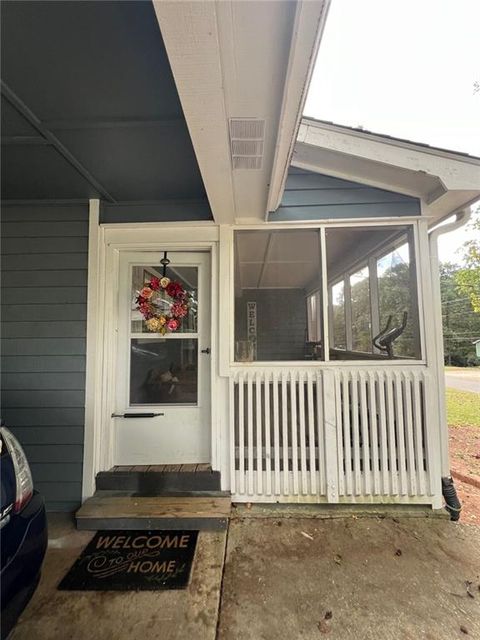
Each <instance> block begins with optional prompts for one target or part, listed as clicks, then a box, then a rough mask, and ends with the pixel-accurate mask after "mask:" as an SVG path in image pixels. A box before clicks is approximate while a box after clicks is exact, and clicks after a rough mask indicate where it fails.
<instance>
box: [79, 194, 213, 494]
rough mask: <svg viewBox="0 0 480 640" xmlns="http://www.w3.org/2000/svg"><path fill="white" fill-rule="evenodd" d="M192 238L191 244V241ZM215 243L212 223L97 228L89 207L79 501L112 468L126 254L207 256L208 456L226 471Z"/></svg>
mask: <svg viewBox="0 0 480 640" xmlns="http://www.w3.org/2000/svg"><path fill="white" fill-rule="evenodd" d="M191 238H195V240H193V241H192V240H191ZM218 238H219V228H218V226H217V225H215V224H213V223H210V222H208V223H203V224H202V223H199V222H196V223H175V224H172V223H137V224H106V225H99V202H98V200H91V201H90V225H89V260H88V301H87V349H86V353H87V358H86V381H85V387H86V392H85V437H84V455H83V482H82V498H83V499H86V498H88V497H90V496H91V495H93V493H94V492H95V476H96V474H97V473H98V472H99V471H105V470H108V469H110V468H111V467H112V465H113V454H114V445H115V440H114V438H115V432H114V428H113V427H114V420H113V419H112V417H111V416H112V413H114V410H115V376H116V349H117V339H116V331H117V302H118V290H119V282H118V276H119V270H118V267H119V256H120V253H121V252H124V251H155V250H157V251H158V247H159V246H160V247H161V248H162V250H164V249H165V250H168V251H208V252H209V253H210V257H211V312H212V313H211V343H210V344H211V350H212V352H211V376H210V377H211V380H210V393H211V400H212V401H211V426H212V431H211V451H212V467H213V469H219V470H222V469H223V468H224V466H225V462H224V456H223V455H222V451H221V447H220V446H219V441H220V439H221V436H220V429H219V422H220V421H219V406H218V403H217V402H216V400H215V399H216V398H218V396H219V388H218V387H219V384H220V379H219V375H218V348H217V345H218V314H219V309H218Z"/></svg>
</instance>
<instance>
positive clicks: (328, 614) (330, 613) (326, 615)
mask: <svg viewBox="0 0 480 640" xmlns="http://www.w3.org/2000/svg"><path fill="white" fill-rule="evenodd" d="M332 618H333V613H332V612H331V611H326V612H325V620H331V619H332Z"/></svg>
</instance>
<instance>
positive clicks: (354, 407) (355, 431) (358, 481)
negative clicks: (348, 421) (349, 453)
mask: <svg viewBox="0 0 480 640" xmlns="http://www.w3.org/2000/svg"><path fill="white" fill-rule="evenodd" d="M350 409H351V412H352V439H353V473H354V478H355V495H357V496H360V495H361V494H362V472H361V469H360V429H359V419H358V378H357V372H356V371H352V395H351V404H350Z"/></svg>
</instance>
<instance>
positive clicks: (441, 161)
mask: <svg viewBox="0 0 480 640" xmlns="http://www.w3.org/2000/svg"><path fill="white" fill-rule="evenodd" d="M297 140H298V141H299V142H302V143H304V144H307V145H310V146H313V147H317V148H318V149H319V152H321V151H322V150H323V149H328V150H331V151H336V152H339V153H343V154H347V155H351V156H354V157H356V158H363V159H365V160H371V161H375V162H379V163H382V164H384V165H390V166H392V167H397V168H399V169H406V170H408V171H412V172H419V173H425V174H427V175H430V176H436V177H438V178H439V179H440V180H441V181H442V183H443V184H444V186H445V188H446V189H447V190H455V189H456V190H471V189H474V190H476V189H479V190H480V159H478V158H474V157H467V156H463V155H457V154H455V153H453V152H448V151H442V150H440V149H434V148H433V147H432V148H428V147H423V146H420V145H415V144H413V143H409V142H403V141H401V140H395V139H391V138H388V139H387V138H382V137H381V136H379V135H375V134H366V133H362V132H360V131H351V132H350V131H345V129H342V128H340V127H336V126H335V125H329V124H324V123H318V122H316V121H311V120H310V121H309V120H308V118H304V119H303V121H302V126H301V127H300V130H299V134H298V137H297Z"/></svg>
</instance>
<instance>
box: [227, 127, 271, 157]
mask: <svg viewBox="0 0 480 640" xmlns="http://www.w3.org/2000/svg"><path fill="white" fill-rule="evenodd" d="M229 128H230V153H231V154H232V166H233V168H234V169H261V168H262V160H263V148H264V141H265V120H259V119H257V118H230V120H229Z"/></svg>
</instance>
